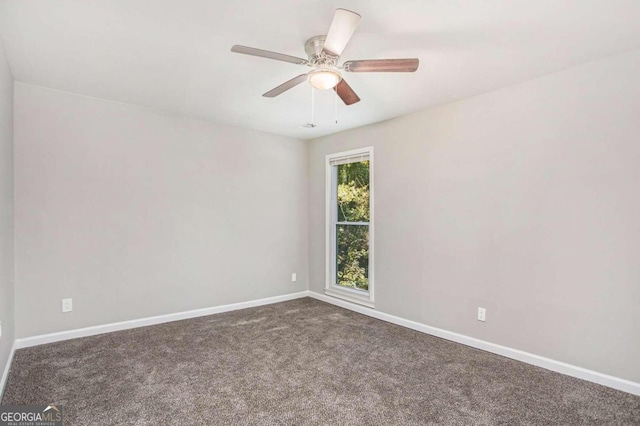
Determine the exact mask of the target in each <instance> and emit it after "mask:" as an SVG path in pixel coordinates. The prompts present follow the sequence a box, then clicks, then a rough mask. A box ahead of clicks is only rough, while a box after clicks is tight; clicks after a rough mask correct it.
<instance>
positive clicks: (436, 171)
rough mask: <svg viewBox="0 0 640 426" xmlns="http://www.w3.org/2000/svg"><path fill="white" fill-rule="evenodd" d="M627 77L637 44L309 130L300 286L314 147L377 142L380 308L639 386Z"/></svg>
mask: <svg viewBox="0 0 640 426" xmlns="http://www.w3.org/2000/svg"><path fill="white" fill-rule="evenodd" d="M638 76H640V51H636V52H633V53H629V54H625V55H620V56H616V57H612V58H609V59H605V60H602V61H599V62H594V63H589V64H586V65H583V66H579V67H576V68H572V69H568V70H565V71H562V72H559V73H555V74H551V75H547V76H544V77H542V78H539V79H536V80H533V81H529V82H527V83H524V84H519V85H517V86H512V87H507V88H504V89H501V90H498V91H495V92H491V93H487V94H484V95H481V96H477V97H474V98H471V99H467V100H463V101H460V102H457V103H453V104H449V105H446V106H443V107H439V108H434V109H430V110H427V111H423V112H420V113H416V114H413V115H409V116H405V117H402V118H398V119H395V120H391V121H388V122H384V123H379V124H376V125H371V126H367V127H364V128H360V129H355V130H352V131H347V132H344V133H340V134H337V135H333V136H328V137H324V138H321V139H318V140H315V141H313V142H312V143H311V146H310V156H309V159H310V160H309V161H310V183H309V185H310V193H309V197H310V202H309V229H310V240H309V243H310V258H309V262H310V264H309V268H310V274H309V276H310V289H311V290H312V291H316V292H322V290H323V287H324V282H325V248H324V244H325V230H324V223H325V222H324V221H325V218H324V211H325V210H324V156H325V155H326V154H328V153H333V152H339V151H343V150H348V149H353V148H357V147H363V146H369V145H372V146H374V148H375V172H374V173H375V183H376V193H375V201H376V204H375V207H374V208H375V217H376V229H375V232H376V247H375V249H376V265H375V274H376V289H375V294H376V307H377V309H378V310H380V311H382V312H385V313H389V314H392V315H397V316H400V317H404V318H407V319H411V320H415V321H418V322H421V323H424V324H428V325H431V326H436V327H440V328H443V329H446V330H450V331H454V332H458V333H462V334H465V335H468V336H472V337H476V338H479V339H483V340H487V341H490V342H494V343H497V344H501V345H505V346H510V347H513V348H517V349H521V350H524V351H528V352H531V353H534V354H539V355H542V356H545V357H549V358H552V359H555V360H559V361H564V362H568V363H571V364H574V365H578V366H581V367H585V368H588V369H592V370H596V371H599V372H603V373H607V374H611V375H614V376H618V377H622V378H625V379H629V380H633V381H636V382H639V381H640V364H639V363H638V360H640V339H639V338H638V336H640V309H639V306H640V192H639V191H638V184H639V183H640V121H639V117H640V78H638ZM363 102H367V100H364V101H363ZM479 306H482V307H485V308H487V322H486V323H481V322H479V321H477V320H476V312H477V308H478V307H479Z"/></svg>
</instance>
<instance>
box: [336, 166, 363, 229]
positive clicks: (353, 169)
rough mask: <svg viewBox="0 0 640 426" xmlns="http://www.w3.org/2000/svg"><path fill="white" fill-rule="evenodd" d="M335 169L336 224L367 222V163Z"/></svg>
mask: <svg viewBox="0 0 640 426" xmlns="http://www.w3.org/2000/svg"><path fill="white" fill-rule="evenodd" d="M336 167H337V168H338V182H337V183H338V215H337V217H338V222H369V161H359V162H356V163H347V164H340V165H339V166H336Z"/></svg>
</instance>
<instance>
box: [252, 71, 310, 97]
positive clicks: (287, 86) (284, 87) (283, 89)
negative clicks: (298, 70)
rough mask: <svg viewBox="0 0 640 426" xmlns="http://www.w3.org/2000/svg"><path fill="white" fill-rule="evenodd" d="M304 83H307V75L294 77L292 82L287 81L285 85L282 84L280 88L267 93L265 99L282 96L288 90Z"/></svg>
mask: <svg viewBox="0 0 640 426" xmlns="http://www.w3.org/2000/svg"><path fill="white" fill-rule="evenodd" d="M303 81H307V75H306V74H300V75H299V76H297V77H293V78H292V79H291V80H289V81H286V82H284V83H282V84H281V85H280V86H278V87H276V88H274V89H271V90H269V91H268V92H267V93H265V94H264V95H262V96H264V97H265V98H275V97H276V96H278V95H280V94H281V93H284V92H286V91H287V90H289V89H291V88H292V87H295V86H297V85H298V84H300V83H302V82H303Z"/></svg>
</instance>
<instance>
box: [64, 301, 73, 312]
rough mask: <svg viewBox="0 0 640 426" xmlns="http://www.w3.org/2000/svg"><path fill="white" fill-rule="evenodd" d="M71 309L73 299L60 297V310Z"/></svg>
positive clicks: (69, 310)
mask: <svg viewBox="0 0 640 426" xmlns="http://www.w3.org/2000/svg"><path fill="white" fill-rule="evenodd" d="M71 311H73V299H62V312H71Z"/></svg>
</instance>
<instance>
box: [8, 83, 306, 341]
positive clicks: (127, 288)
mask: <svg viewBox="0 0 640 426" xmlns="http://www.w3.org/2000/svg"><path fill="white" fill-rule="evenodd" d="M307 182H308V181H307V147H306V145H305V144H304V143H303V142H301V141H298V140H295V139H290V138H285V137H281V136H274V135H270V134H266V133H261V132H257V131H251V130H244V129H240V128H235V127H228V126H220V125H215V124H211V123H208V122H204V121H199V120H193V119H187V118H181V117H174V116H169V115H163V114H162V113H159V112H155V111H151V110H148V109H145V108H141V107H136V106H132V105H124V104H119V103H113V102H108V101H103V100H97V99H93V98H87V97H82V96H77V95H73V94H69V93H64V92H59V91H54V90H49V89H44V88H40V87H36V86H31V85H26V84H21V83H16V87H15V218H16V220H15V227H16V240H15V256H16V259H15V262H16V282H17V288H16V323H17V328H16V332H17V336H18V337H28V336H33V335H39V334H43V333H49V332H55V331H61V330H68V329H76V328H80V327H85V326H91V325H98V324H105V323H111V322H116V321H123V320H129V319H136V318H143V317H148V316H153V315H160V314H167V313H172V312H181V311H186V310H191V309H196V308H203V307H210V306H217V305H222V304H227V303H233V302H240V301H248V300H254V299H260V298H264V297H270V296H276V295H282V294H288V293H293V292H297V291H301V290H306V289H307V282H306V279H305V277H306V270H307ZM292 272H297V273H298V277H299V279H298V281H297V282H296V283H292V282H291V273H292ZM62 298H73V304H74V310H73V312H72V313H66V314H63V313H61V299H62Z"/></svg>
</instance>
